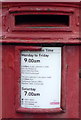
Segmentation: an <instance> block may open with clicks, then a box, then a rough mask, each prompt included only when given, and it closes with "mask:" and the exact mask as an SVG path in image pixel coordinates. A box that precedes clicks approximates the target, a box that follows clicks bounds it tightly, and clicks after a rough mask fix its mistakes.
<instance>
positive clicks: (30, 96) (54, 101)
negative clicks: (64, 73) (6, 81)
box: [21, 47, 61, 108]
mask: <svg viewBox="0 0 81 120" xmlns="http://www.w3.org/2000/svg"><path fill="white" fill-rule="evenodd" d="M60 102H61V47H43V48H42V50H41V51H22V52H21V107H23V108H60Z"/></svg>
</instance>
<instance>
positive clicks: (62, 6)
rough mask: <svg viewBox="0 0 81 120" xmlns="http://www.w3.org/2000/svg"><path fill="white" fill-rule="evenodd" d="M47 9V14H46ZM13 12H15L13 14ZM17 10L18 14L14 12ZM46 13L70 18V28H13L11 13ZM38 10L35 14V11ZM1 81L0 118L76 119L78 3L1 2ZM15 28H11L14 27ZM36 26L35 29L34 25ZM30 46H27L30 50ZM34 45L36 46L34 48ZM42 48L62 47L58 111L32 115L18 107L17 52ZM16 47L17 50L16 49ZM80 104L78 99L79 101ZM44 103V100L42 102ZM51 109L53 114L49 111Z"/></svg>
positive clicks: (78, 46)
mask: <svg viewBox="0 0 81 120" xmlns="http://www.w3.org/2000/svg"><path fill="white" fill-rule="evenodd" d="M49 9H50V11H49ZM14 11H15V12H14ZM17 11H18V12H19V11H20V12H19V13H17ZM22 11H23V13H24V14H25V12H27V13H26V14H28V11H29V12H30V13H31V14H34V13H35V11H36V12H37V14H40V12H41V11H42V14H44V15H45V14H46V11H47V12H48V13H50V14H51V13H52V14H53V12H55V13H56V12H58V14H59V13H60V12H62V14H65V13H67V14H71V15H72V21H71V24H72V26H71V27H70V28H69V29H68V30H67V29H66V28H64V29H62V28H61V30H60V28H59V29H57V30H56V29H55V28H53V31H51V30H50V28H45V29H43V28H40V29H39V28H36V29H35V28H33V29H34V30H33V29H32V28H31V30H29V29H25V28H22V27H19V28H17V27H15V26H14V23H13V22H14V19H13V17H12V16H13V15H12V14H14V15H15V14H21V12H22ZM38 11H39V12H38ZM2 15H3V35H2V36H1V38H2V40H0V42H1V43H3V46H2V59H3V61H2V67H3V69H2V79H3V103H4V104H3V118H79V117H80V114H79V113H80V108H81V105H80V104H79V100H80V98H81V97H80V96H79V87H80V84H79V83H80V82H79V80H80V78H79V69H80V67H81V62H80V61H81V55H80V51H81V47H80V45H81V40H80V36H79V21H78V16H79V4H78V3H71V4H70V3H59V4H58V3H50V4H49V3H41V4H39V3H17V4H15V3H14V4H13V3H10V4H9V3H5V2H4V4H3V14H2ZM10 23H12V24H10ZM14 27H15V28H14ZM36 27H37V26H36ZM30 46H31V47H30ZM35 46H36V47H35ZM42 46H61V47H62V95H61V96H62V100H61V101H62V106H61V107H62V108H61V109H52V111H51V110H50V113H49V112H48V110H47V111H46V112H45V111H44V113H42V110H40V109H39V111H40V112H38V111H37V110H36V109H33V111H32V113H31V112H29V111H27V110H26V109H22V108H21V107H20V101H19V97H20V96H19V93H20V90H19V86H20V73H19V70H20V63H19V59H20V56H19V55H20V51H19V50H21V49H24V50H26V49H27V48H28V49H30V48H31V49H32V50H33V48H35V49H36V50H38V48H39V49H40V48H41V47H42ZM18 48H19V49H18ZM80 101H81V100H80ZM44 102H45V101H44ZM53 110H54V112H53Z"/></svg>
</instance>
